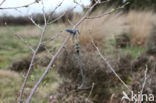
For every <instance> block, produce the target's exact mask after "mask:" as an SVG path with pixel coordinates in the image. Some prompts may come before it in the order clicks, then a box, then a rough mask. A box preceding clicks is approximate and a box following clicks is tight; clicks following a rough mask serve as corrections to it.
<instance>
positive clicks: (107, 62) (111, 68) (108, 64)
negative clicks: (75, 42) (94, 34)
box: [91, 38, 131, 91]
mask: <svg viewBox="0 0 156 103" xmlns="http://www.w3.org/2000/svg"><path fill="white" fill-rule="evenodd" d="M91 41H92V44H93V46H94V47H95V48H96V50H97V52H98V54H99V55H100V57H101V58H102V59H103V60H104V62H105V63H106V64H107V66H108V67H109V68H110V70H111V71H112V72H113V73H114V75H115V76H116V77H117V78H118V79H119V80H120V82H121V83H122V84H123V85H124V86H125V87H126V88H127V89H128V90H129V91H131V89H130V88H129V87H128V86H127V84H126V83H125V82H124V81H123V80H122V79H121V78H120V76H119V75H118V74H117V73H116V72H115V70H114V68H113V67H112V66H111V64H110V63H109V61H108V60H107V59H106V58H105V57H104V56H103V55H102V54H101V52H100V50H99V48H98V47H97V46H96V45H95V43H94V41H93V39H92V38H91Z"/></svg>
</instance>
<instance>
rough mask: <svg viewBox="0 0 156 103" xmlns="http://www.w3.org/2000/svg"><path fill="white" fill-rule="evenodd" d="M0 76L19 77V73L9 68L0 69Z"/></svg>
mask: <svg viewBox="0 0 156 103" xmlns="http://www.w3.org/2000/svg"><path fill="white" fill-rule="evenodd" d="M0 78H1V79H2V78H14V79H16V78H19V74H18V73H16V72H13V71H10V70H0Z"/></svg>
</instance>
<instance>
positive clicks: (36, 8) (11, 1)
mask: <svg viewBox="0 0 156 103" xmlns="http://www.w3.org/2000/svg"><path fill="white" fill-rule="evenodd" d="M1 1H2V0H0V2H1ZM33 1H34V0H6V2H5V3H4V4H3V5H2V6H1V7H16V6H21V5H25V4H29V3H31V2H33ZM43 1H44V5H45V11H46V12H50V11H52V10H53V9H54V8H55V7H56V6H57V5H58V4H59V3H60V2H62V0H43ZM77 1H78V2H79V3H80V4H83V5H85V6H88V5H89V4H90V0H77ZM75 5H76V4H74V2H73V0H64V1H63V4H62V6H61V7H60V8H59V9H58V10H57V12H62V11H65V10H67V9H68V8H72V7H74V6H75ZM41 9H42V4H41V3H36V4H33V5H31V6H30V7H28V8H21V9H18V10H20V11H21V12H22V13H19V12H17V11H16V10H0V16H2V15H11V16H26V15H31V14H33V13H41V12H42V10H41ZM74 11H75V12H82V11H83V9H82V8H81V7H80V6H77V7H76V8H75V9H74Z"/></svg>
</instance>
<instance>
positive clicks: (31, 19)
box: [15, 9, 42, 30]
mask: <svg viewBox="0 0 156 103" xmlns="http://www.w3.org/2000/svg"><path fill="white" fill-rule="evenodd" d="M15 10H16V11H17V12H19V13H21V14H22V12H21V11H20V10H18V9H15ZM28 19H29V20H30V21H31V22H32V23H33V24H34V25H35V26H36V27H38V28H39V29H41V30H42V27H41V26H40V25H39V24H37V23H36V22H35V20H34V19H33V17H32V16H28Z"/></svg>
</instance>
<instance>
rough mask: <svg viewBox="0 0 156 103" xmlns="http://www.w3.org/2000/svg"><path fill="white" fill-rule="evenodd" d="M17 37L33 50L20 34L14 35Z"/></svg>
mask: <svg viewBox="0 0 156 103" xmlns="http://www.w3.org/2000/svg"><path fill="white" fill-rule="evenodd" d="M16 36H17V38H19V39H20V40H21V41H22V42H23V43H24V44H25V45H26V46H27V47H28V48H29V49H30V50H31V51H32V52H33V53H34V52H35V50H34V49H33V48H32V47H31V46H30V45H29V44H28V43H27V42H26V41H25V40H24V39H23V38H22V37H21V36H20V35H16Z"/></svg>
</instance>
